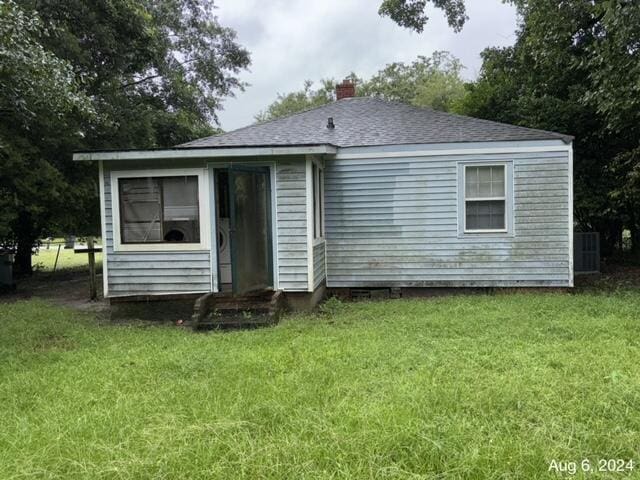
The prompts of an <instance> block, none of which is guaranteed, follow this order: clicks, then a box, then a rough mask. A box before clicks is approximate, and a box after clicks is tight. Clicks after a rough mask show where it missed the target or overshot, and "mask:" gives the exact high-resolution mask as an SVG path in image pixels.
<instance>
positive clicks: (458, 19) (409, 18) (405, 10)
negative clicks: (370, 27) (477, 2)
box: [378, 0, 468, 33]
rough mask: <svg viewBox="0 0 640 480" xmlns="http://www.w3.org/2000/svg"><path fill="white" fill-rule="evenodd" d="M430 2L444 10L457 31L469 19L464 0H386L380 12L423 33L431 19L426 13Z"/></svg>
mask: <svg viewBox="0 0 640 480" xmlns="http://www.w3.org/2000/svg"><path fill="white" fill-rule="evenodd" d="M428 3H431V4H432V5H433V6H434V7H436V8H439V9H440V10H442V11H444V13H445V15H446V17H447V21H448V22H449V26H450V27H451V28H453V29H454V31H456V32H459V31H460V30H462V27H463V26H464V24H465V22H466V21H467V20H468V17H467V14H466V8H465V4H464V0H384V1H383V2H382V4H381V5H380V8H379V10H378V13H379V14H380V15H382V16H385V17H389V18H391V20H393V21H394V22H396V23H397V24H398V25H400V26H401V27H405V28H409V29H411V30H415V31H416V32H418V33H421V32H422V31H423V30H424V27H425V25H426V24H427V21H428V20H429V17H427V15H426V13H425V10H426V8H427V4H428Z"/></svg>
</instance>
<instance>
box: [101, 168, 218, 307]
mask: <svg viewBox="0 0 640 480" xmlns="http://www.w3.org/2000/svg"><path fill="white" fill-rule="evenodd" d="M104 184H105V185H104V186H105V217H106V218H105V227H106V239H105V245H106V249H107V256H108V257H107V261H108V266H109V268H108V282H109V296H110V297H117V296H126V295H142V294H163V293H180V292H208V291H210V290H211V259H210V252H209V250H203V251H188V252H176V251H171V252H149V253H147V252H114V250H113V215H112V201H111V169H110V168H109V166H108V164H105V168H104Z"/></svg>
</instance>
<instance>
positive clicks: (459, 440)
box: [0, 291, 640, 479]
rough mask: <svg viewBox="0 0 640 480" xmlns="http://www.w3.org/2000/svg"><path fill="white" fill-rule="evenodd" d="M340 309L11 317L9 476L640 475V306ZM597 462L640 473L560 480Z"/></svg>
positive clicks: (481, 299) (2, 442)
mask: <svg viewBox="0 0 640 480" xmlns="http://www.w3.org/2000/svg"><path fill="white" fill-rule="evenodd" d="M329 310H331V313H330V314H324V315H315V316H291V317H289V318H287V319H286V320H285V321H284V322H282V323H281V324H280V325H278V326H276V327H273V328H268V329H262V330H253V331H238V332H226V333H215V332H212V333H200V334H198V333H193V332H191V331H190V330H186V329H180V328H178V327H173V326H167V325H165V326H161V325H154V326H149V325H148V324H147V325H142V324H140V325H114V324H108V323H104V322H102V323H100V322H99V321H97V320H96V319H94V318H93V317H91V316H88V315H86V314H80V313H76V312H73V311H71V310H66V309H63V308H60V307H54V306H52V305H49V304H46V303H42V302H40V301H20V302H17V303H12V304H0V404H1V405H2V416H1V417H0V422H1V428H0V478H2V479H17V478H20V479H23V478H47V479H49V478H51V479H52V478H56V479H57V478H60V479H74V478H83V479H84V478H86V479H100V478H117V479H120V478H122V479H129V478H134V479H138V478H140V479H218V478H219V479H233V478H246V479H257V478H271V479H318V478H331V479H347V478H388V479H391V478H393V479H397V478H407V479H409V478H410V479H417V478H433V479H436V478H438V479H442V478H447V479H450V478H467V479H482V478H495V479H498V478H500V479H516V478H517V479H533V478H630V477H638V476H639V475H640V465H639V464H640V292H638V291H636V292H632V291H627V292H619V293H614V294H611V295H603V294H576V295H563V294H514V295H506V294H504V295H495V296H461V297H449V298H442V299H436V300H424V301H421V300H398V301H389V302H381V303H357V304H345V305H341V304H337V303H336V304H334V305H333V308H331V309H329ZM585 458H587V459H590V460H591V461H592V462H593V463H594V464H595V463H596V462H597V460H598V459H601V458H604V459H626V460H629V459H633V460H634V461H635V462H636V465H635V471H634V472H631V473H630V472H626V473H615V474H611V475H609V476H608V477H607V476H606V475H604V474H598V473H596V474H591V475H582V474H580V473H578V474H577V475H575V476H570V475H555V474H550V473H548V467H549V463H550V462H551V461H552V460H554V459H555V460H559V461H576V462H579V461H581V460H582V459H585Z"/></svg>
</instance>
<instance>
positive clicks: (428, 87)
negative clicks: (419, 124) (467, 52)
mask: <svg viewBox="0 0 640 480" xmlns="http://www.w3.org/2000/svg"><path fill="white" fill-rule="evenodd" d="M463 68H464V67H463V66H462V64H461V63H460V61H459V60H458V59H457V58H455V57H454V56H452V55H451V54H450V53H448V52H435V53H434V54H433V55H432V56H431V57H425V56H422V55H421V56H419V57H418V58H417V60H415V61H413V62H412V63H410V64H405V63H403V62H394V63H391V64H389V65H387V66H386V67H385V68H383V69H382V70H380V71H379V72H378V73H377V74H376V75H374V76H373V77H371V78H370V79H369V80H368V81H366V82H363V84H362V86H361V87H360V88H359V90H360V92H359V94H360V95H363V96H374V97H380V98H384V99H385V100H393V101H399V102H404V103H409V104H412V105H416V106H419V107H431V108H434V109H436V110H442V111H450V110H453V109H455V107H456V106H457V105H458V104H459V103H460V102H461V101H462V98H463V97H464V95H465V86H464V81H463V80H462V78H461V77H460V73H461V72H462V69H463Z"/></svg>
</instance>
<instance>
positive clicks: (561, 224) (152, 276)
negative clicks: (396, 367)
mask: <svg viewBox="0 0 640 480" xmlns="http://www.w3.org/2000/svg"><path fill="white" fill-rule="evenodd" d="M337 93H338V95H337V96H338V100H337V101H335V102H333V103H331V104H329V105H325V106H322V107H318V108H315V109H312V110H307V111H304V112H301V113H298V114H295V115H291V116H289V117H286V118H281V119H277V120H273V121H269V122H265V123H262V124H257V125H251V126H248V127H245V128H240V129H238V130H234V131H231V132H228V133H225V134H221V135H217V136H212V137H208V138H202V139H200V140H196V141H193V142H189V143H186V144H183V145H178V146H176V147H174V148H169V149H158V150H144V151H143V150H132V151H101V152H81V153H76V154H75V155H74V159H75V160H78V161H97V162H98V163H99V167H100V168H99V171H100V199H101V209H102V237H103V239H104V244H105V255H104V292H105V295H106V296H107V297H110V298H117V297H128V296H140V295H145V296H150V295H168V294H177V293H181V294H187V293H189V294H203V293H206V292H223V291H232V292H234V293H237V294H242V293H246V292H251V291H257V290H260V289H273V290H280V291H283V292H285V294H286V296H287V297H290V298H298V299H300V298H302V299H306V300H310V301H314V300H315V299H317V298H318V297H319V296H321V295H322V293H323V292H324V288H325V287H329V288H377V287H385V288H388V287H399V288H409V287H570V286H572V285H573V263H572V225H573V215H572V208H573V198H572V155H573V151H572V137H570V136H567V135H562V134H558V133H553V132H547V131H541V130H533V129H528V128H523V127H518V126H513V125H506V124H501V123H495V122H490V121H486V120H479V119H475V118H469V117H463V116H458V115H452V114H449V113H443V112H439V111H434V110H431V109H426V108H417V107H413V106H409V105H404V104H401V103H396V102H388V101H384V100H381V99H376V98H364V97H355V96H354V86H353V85H352V84H349V83H343V84H341V85H339V86H338V92H337Z"/></svg>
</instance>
